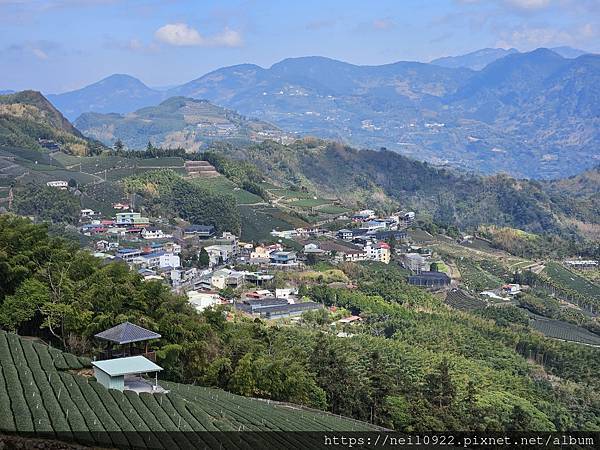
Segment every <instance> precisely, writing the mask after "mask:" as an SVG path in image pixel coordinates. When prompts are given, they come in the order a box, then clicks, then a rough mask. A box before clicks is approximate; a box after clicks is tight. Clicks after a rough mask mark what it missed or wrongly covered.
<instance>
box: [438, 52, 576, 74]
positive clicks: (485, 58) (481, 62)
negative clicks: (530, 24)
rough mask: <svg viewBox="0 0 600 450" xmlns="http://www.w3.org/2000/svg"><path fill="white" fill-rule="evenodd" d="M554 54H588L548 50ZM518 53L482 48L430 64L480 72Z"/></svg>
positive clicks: (574, 55) (574, 56) (568, 56)
mask: <svg viewBox="0 0 600 450" xmlns="http://www.w3.org/2000/svg"><path fill="white" fill-rule="evenodd" d="M550 50H551V51H553V52H554V53H556V54H558V55H560V56H562V57H563V58H577V57H578V56H581V55H585V54H588V52H586V51H583V50H579V49H577V48H572V47H553V48H550ZM514 53H520V52H519V50H517V49H516V48H509V49H504V48H483V49H481V50H476V51H474V52H470V53H466V54H464V55H457V56H444V57H442V58H437V59H434V60H432V61H431V64H435V65H436V66H442V67H449V68H459V67H463V68H467V69H473V70H481V69H483V68H484V67H485V66H487V65H488V64H490V63H492V62H494V61H496V60H497V59H500V58H504V57H505V56H508V55H512V54H514Z"/></svg>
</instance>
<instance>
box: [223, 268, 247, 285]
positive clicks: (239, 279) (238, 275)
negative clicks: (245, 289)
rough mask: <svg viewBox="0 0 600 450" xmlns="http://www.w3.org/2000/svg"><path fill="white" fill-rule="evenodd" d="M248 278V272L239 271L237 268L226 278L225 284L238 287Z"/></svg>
mask: <svg viewBox="0 0 600 450" xmlns="http://www.w3.org/2000/svg"><path fill="white" fill-rule="evenodd" d="M245 278H246V272H239V271H237V270H232V271H231V272H230V273H229V275H228V276H227V278H226V279H225V284H226V285H227V286H231V287H238V286H241V285H242V284H244V280H245Z"/></svg>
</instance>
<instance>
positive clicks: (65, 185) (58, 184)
mask: <svg viewBox="0 0 600 450" xmlns="http://www.w3.org/2000/svg"><path fill="white" fill-rule="evenodd" d="M46 186H48V187H53V188H57V189H62V190H66V189H67V188H68V187H69V183H67V182H66V181H60V180H56V181H48V182H47V183H46Z"/></svg>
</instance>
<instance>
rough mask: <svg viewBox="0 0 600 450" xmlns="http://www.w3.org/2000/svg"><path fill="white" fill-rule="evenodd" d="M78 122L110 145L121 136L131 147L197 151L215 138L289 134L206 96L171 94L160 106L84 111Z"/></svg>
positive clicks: (276, 137) (254, 138)
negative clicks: (109, 111)
mask: <svg viewBox="0 0 600 450" xmlns="http://www.w3.org/2000/svg"><path fill="white" fill-rule="evenodd" d="M75 126H76V127H77V128H78V129H79V130H81V131H82V132H83V133H84V134H85V135H86V136H89V137H93V138H94V139H98V140H100V141H102V142H104V143H105V144H107V145H113V144H114V142H115V141H116V140H117V139H120V140H121V141H122V142H123V143H124V144H125V145H126V146H127V147H128V148H130V149H140V148H144V147H145V146H146V144H147V143H148V142H151V143H152V144H153V145H156V146H160V147H166V148H175V147H184V148H186V149H187V150H190V151H197V150H199V149H200V148H201V147H202V146H203V145H206V144H207V143H209V142H212V141H215V140H223V141H229V140H239V141H262V140H265V139H273V140H281V139H283V138H285V137H286V134H285V133H284V132H282V131H281V130H279V129H278V128H277V127H275V126H273V125H271V124H269V123H266V122H261V121H258V120H251V119H247V118H245V117H243V116H241V115H240V114H237V113H236V112H235V111H231V110H227V109H225V108H221V107H219V106H215V105H213V104H212V103H210V102H208V101H206V100H197V99H192V98H185V97H171V98H169V99H168V100H165V101H163V102H162V103H160V104H159V105H158V106H148V107H145V108H141V109H139V110H137V111H135V112H132V113H128V114H124V115H123V114H116V113H112V114H99V113H84V114H82V115H81V116H79V118H78V119H77V120H76V121H75Z"/></svg>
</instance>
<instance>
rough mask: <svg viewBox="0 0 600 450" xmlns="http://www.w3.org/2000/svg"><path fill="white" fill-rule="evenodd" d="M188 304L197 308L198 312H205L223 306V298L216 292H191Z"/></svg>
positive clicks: (188, 294)
mask: <svg viewBox="0 0 600 450" xmlns="http://www.w3.org/2000/svg"><path fill="white" fill-rule="evenodd" d="M187 296H188V302H189V303H190V304H191V305H192V306H193V307H194V308H196V311H199V312H201V311H204V310H205V309H206V308H210V307H211V306H215V305H219V304H221V297H220V296H219V294H218V293H216V292H212V291H211V292H198V291H189V292H188V293H187Z"/></svg>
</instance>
